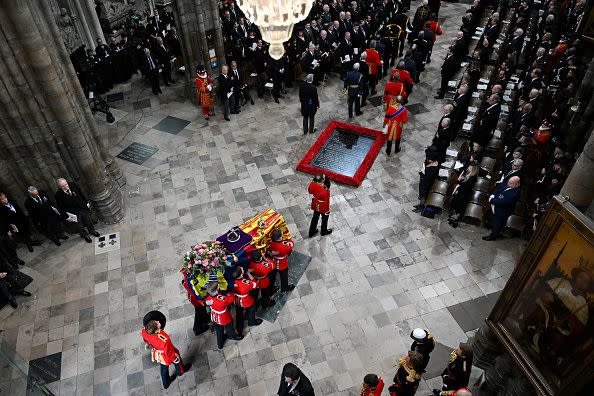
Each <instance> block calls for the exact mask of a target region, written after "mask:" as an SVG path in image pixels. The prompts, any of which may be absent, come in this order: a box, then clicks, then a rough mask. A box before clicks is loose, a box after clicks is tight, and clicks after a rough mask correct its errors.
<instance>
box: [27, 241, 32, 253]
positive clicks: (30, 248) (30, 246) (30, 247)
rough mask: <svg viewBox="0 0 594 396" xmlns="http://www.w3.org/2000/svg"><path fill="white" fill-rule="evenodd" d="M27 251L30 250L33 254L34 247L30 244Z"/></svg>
mask: <svg viewBox="0 0 594 396" xmlns="http://www.w3.org/2000/svg"><path fill="white" fill-rule="evenodd" d="M27 249H29V251H30V252H31V253H33V245H31V244H30V243H28V244H27Z"/></svg>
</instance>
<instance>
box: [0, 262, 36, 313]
mask: <svg viewBox="0 0 594 396" xmlns="http://www.w3.org/2000/svg"><path fill="white" fill-rule="evenodd" d="M15 294H20V295H21V296H25V297H30V296H31V293H29V292H28V291H26V290H25V289H23V288H22V287H20V286H19V283H18V280H17V278H16V270H15V269H13V268H12V267H11V266H10V265H8V263H7V262H6V261H4V260H2V258H0V296H2V297H4V298H5V299H6V300H7V301H8V303H9V304H10V305H11V306H12V307H13V308H16V307H18V306H19V304H18V303H17V301H16V299H15V298H14V296H15Z"/></svg>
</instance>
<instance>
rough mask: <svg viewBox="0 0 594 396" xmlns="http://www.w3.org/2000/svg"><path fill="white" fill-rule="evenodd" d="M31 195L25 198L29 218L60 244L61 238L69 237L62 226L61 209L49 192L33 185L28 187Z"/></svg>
mask: <svg viewBox="0 0 594 396" xmlns="http://www.w3.org/2000/svg"><path fill="white" fill-rule="evenodd" d="M28 191H29V196H28V197H27V199H26V200H25V208H26V209H27V212H28V213H29V218H30V219H31V221H32V222H33V224H35V225H36V226H37V227H38V229H39V230H40V231H41V232H43V233H44V234H45V235H47V237H48V238H49V239H51V240H52V241H53V242H54V243H55V244H56V245H57V246H60V245H61V243H60V239H68V236H66V235H65V234H64V232H63V231H62V226H61V217H60V211H59V210H58V208H57V207H58V204H56V203H55V202H54V200H53V197H51V196H50V195H49V194H48V193H47V192H45V191H38V190H37V188H35V187H33V186H31V187H29V189H28Z"/></svg>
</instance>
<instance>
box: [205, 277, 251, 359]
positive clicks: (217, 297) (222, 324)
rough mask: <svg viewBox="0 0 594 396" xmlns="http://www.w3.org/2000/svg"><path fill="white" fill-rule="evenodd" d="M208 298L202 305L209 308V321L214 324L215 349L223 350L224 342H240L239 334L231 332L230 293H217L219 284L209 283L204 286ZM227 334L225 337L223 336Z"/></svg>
mask: <svg viewBox="0 0 594 396" xmlns="http://www.w3.org/2000/svg"><path fill="white" fill-rule="evenodd" d="M206 291H207V293H208V296H207V297H206V300H205V301H204V303H205V304H206V305H207V306H209V307H210V320H211V321H212V322H213V323H214V324H215V331H216V333H217V347H219V349H223V345H224V344H225V340H226V339H227V338H228V339H230V340H242V339H243V336H242V335H241V334H239V335H238V334H235V332H234V331H233V317H232V316H231V311H230V310H229V309H230V307H229V306H230V305H231V304H233V302H234V301H235V296H234V295H233V293H232V292H227V293H226V294H222V293H219V284H218V283H216V282H211V283H209V284H208V286H206ZM225 333H227V335H225Z"/></svg>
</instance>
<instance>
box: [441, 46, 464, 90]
mask: <svg viewBox="0 0 594 396" xmlns="http://www.w3.org/2000/svg"><path fill="white" fill-rule="evenodd" d="M459 66H460V62H459V60H458V59H457V58H456V57H455V56H454V55H453V54H452V50H451V49H448V54H447V55H446V58H445V59H444V61H443V65H441V86H440V88H439V92H438V93H437V96H435V99H443V98H444V96H445V94H446V92H447V90H448V81H450V80H451V79H452V77H454V74H456V70H458V67H459Z"/></svg>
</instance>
